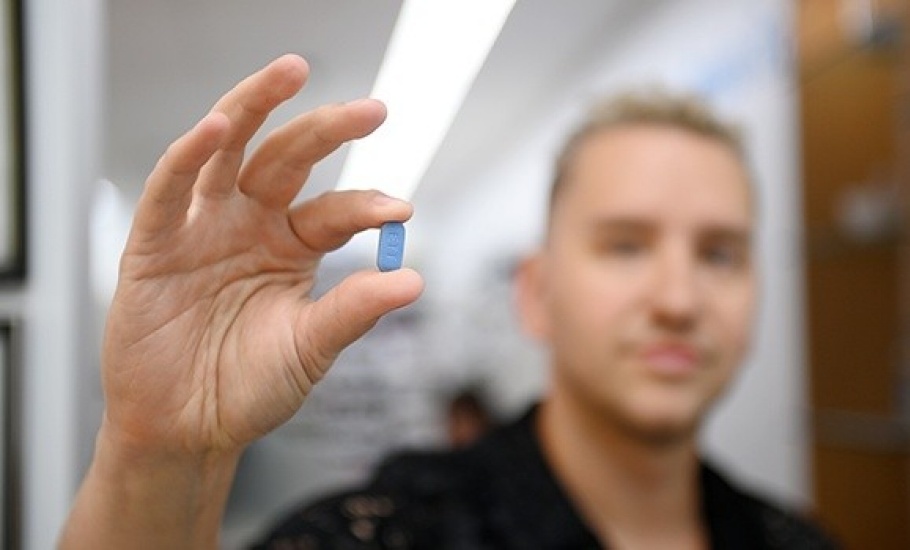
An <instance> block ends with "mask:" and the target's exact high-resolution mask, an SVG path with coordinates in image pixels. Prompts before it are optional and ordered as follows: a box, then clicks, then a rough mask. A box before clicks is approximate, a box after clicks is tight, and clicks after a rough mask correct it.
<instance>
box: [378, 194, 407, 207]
mask: <svg viewBox="0 0 910 550" xmlns="http://www.w3.org/2000/svg"><path fill="white" fill-rule="evenodd" d="M373 202H374V203H376V204H378V205H379V206H389V205H392V204H407V203H406V202H405V201H403V200H401V199H396V198H395V197H390V196H388V195H386V194H385V193H377V194H376V195H374V196H373Z"/></svg>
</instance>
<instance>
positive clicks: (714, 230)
mask: <svg viewBox="0 0 910 550" xmlns="http://www.w3.org/2000/svg"><path fill="white" fill-rule="evenodd" d="M700 233H701V234H702V235H703V236H704V237H707V238H708V239H712V240H722V241H728V242H733V243H737V244H743V245H748V244H750V243H751V242H752V229H751V228H749V227H743V226H740V225H734V224H720V223H718V224H711V225H707V226H705V227H704V228H703V229H701V231H700Z"/></svg>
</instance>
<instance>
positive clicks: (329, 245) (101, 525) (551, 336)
mask: <svg viewBox="0 0 910 550" xmlns="http://www.w3.org/2000/svg"><path fill="white" fill-rule="evenodd" d="M306 72H307V69H306V65H305V63H304V62H303V61H302V60H300V59H299V58H296V57H293V56H286V57H283V58H281V59H279V60H277V61H275V62H274V63H272V64H271V65H269V66H268V67H266V68H265V69H264V70H262V71H261V72H259V73H257V74H255V75H253V76H252V77H250V78H248V79H247V80H245V81H244V82H242V83H241V84H239V85H238V86H237V87H236V88H235V89H234V90H232V91H231V92H230V93H228V94H227V95H226V96H225V97H224V98H222V99H221V100H220V101H219V102H218V103H217V104H216V106H215V108H214V109H213V112H212V113H211V114H209V115H208V116H207V117H205V118H204V119H203V120H202V122H200V123H199V124H198V125H197V126H196V127H195V128H194V129H192V130H190V131H189V132H188V133H187V134H186V135H185V136H183V137H182V138H180V139H179V140H177V141H176V142H175V143H174V144H173V145H172V146H171V147H170V148H169V149H168V151H167V152H166V153H165V154H164V156H163V157H162V159H161V161H160V162H159V164H158V165H157V166H156V168H155V170H154V171H153V172H152V174H151V175H150V177H149V180H148V183H147V188H146V191H145V194H144V196H143V198H142V199H141V200H140V203H139V205H138V209H137V212H136V218H135V221H134V226H133V229H132V233H131V235H130V238H129V241H128V244H127V246H126V248H125V251H124V256H123V260H122V263H121V278H120V283H119V286H118V290H117V293H116V296H115V299H114V302H113V304H112V307H111V311H110V316H109V321H108V327H107V332H106V335H105V342H104V359H103V362H104V365H103V368H104V385H105V394H106V397H107V409H106V412H105V417H104V422H103V425H102V428H101V430H100V433H99V435H98V441H97V447H96V455H95V459H94V461H93V464H92V466H91V468H90V470H89V472H88V474H87V476H86V479H85V482H84V484H83V487H82V488H81V490H80V492H79V495H78V496H77V500H76V503H75V505H74V508H73V512H72V514H71V517H70V520H69V522H68V524H67V526H66V529H65V530H64V533H63V538H62V546H63V547H64V548H145V547H148V548H211V547H215V546H216V544H217V533H218V528H219V523H220V520H221V515H222V512H223V508H224V503H225V500H226V498H227V493H228V490H229V487H230V483H231V480H232V478H233V474H234V470H235V467H236V464H237V459H238V457H239V455H240V453H241V452H242V450H243V449H244V448H245V446H246V445H248V444H249V443H250V442H252V441H253V440H255V439H256V438H258V437H260V436H262V435H264V434H266V433H268V432H269V431H270V430H272V429H274V428H276V427H277V426H279V425H280V424H281V423H282V422H284V421H285V420H287V419H288V418H289V417H290V416H291V415H293V414H294V412H295V411H296V410H297V409H298V408H299V406H300V405H301V403H302V402H303V400H304V398H305V397H306V395H307V393H308V392H309V391H310V389H311V388H312V386H313V384H315V383H316V382H318V380H319V379H320V378H321V377H322V376H323V375H324V374H325V373H326V370H327V369H328V367H329V366H330V365H331V363H332V360H333V359H334V358H335V357H336V356H337V354H338V353H339V352H340V351H341V350H342V349H343V348H344V347H345V346H346V345H347V344H349V343H351V342H352V341H354V340H355V339H356V338H358V337H359V336H360V335H362V334H363V333H364V332H365V331H366V330H368V329H369V328H370V326H372V324H373V323H375V321H376V320H377V319H378V318H379V317H380V316H381V315H383V314H385V313H387V312H389V311H391V310H393V309H395V308H398V307H402V306H404V305H406V304H408V303H411V302H412V301H414V300H415V299H416V298H417V297H418V295H419V294H420V292H421V286H422V282H421V280H420V278H419V276H418V275H417V274H416V273H414V272H413V271H410V270H400V271H395V272H389V273H379V272H369V273H367V272H364V273H357V274H354V275H352V276H351V277H350V278H348V279H346V280H345V281H344V282H342V283H341V284H340V285H339V286H338V287H336V288H335V289H333V290H332V291H330V292H329V293H328V294H326V295H325V296H324V297H322V298H320V299H319V300H316V301H313V300H312V299H310V298H309V291H310V290H311V288H312V281H313V273H314V271H315V269H316V266H317V264H318V260H319V258H320V256H321V255H322V254H324V253H326V252H328V251H331V250H333V249H335V248H337V247H339V246H341V245H342V244H343V243H344V242H345V241H347V240H348V239H349V238H350V237H351V236H352V235H353V234H355V233H356V232H358V231H361V230H363V229H366V228H369V227H377V226H379V225H380V224H381V223H382V222H383V221H387V220H400V221H404V220H406V219H408V217H409V216H410V215H411V207H410V205H408V204H406V203H402V202H400V201H396V200H393V199H389V198H387V197H383V196H381V195H379V194H377V193H370V192H347V193H329V194H326V195H323V196H321V197H319V198H316V199H314V200H312V201H310V202H307V203H304V204H302V205H300V206H295V207H293V208H290V209H289V204H290V202H291V201H292V199H293V198H294V197H295V196H296V194H297V192H298V191H299V189H300V186H301V185H302V182H303V180H304V179H305V177H306V175H307V173H308V172H309V170H310V168H311V167H312V165H313V164H314V163H315V162H317V161H318V160H320V159H321V158H322V157H324V156H325V155H327V154H328V153H330V152H331V151H332V150H334V149H335V148H337V147H338V146H339V145H340V144H341V143H343V142H345V141H347V140H350V139H355V138H359V137H362V136H365V135H366V134H368V133H369V132H371V131H372V130H373V129H375V128H376V127H377V126H378V125H379V124H380V123H381V121H382V119H383V116H384V110H383V107H382V106H381V104H379V103H377V102H374V101H369V100H361V101H356V102H353V103H348V104H344V105H333V106H328V107H323V108H321V109H318V110H316V111H313V112H311V113H306V114H304V115H301V116H300V117H298V118H296V119H294V120H292V121H291V122H289V123H287V124H285V125H284V126H282V127H281V128H279V129H278V130H276V131H275V132H273V133H272V134H271V135H270V136H269V137H268V138H267V139H266V140H265V141H264V143H263V145H262V146H261V147H260V148H259V149H258V150H257V151H255V152H254V153H253V155H252V157H251V158H250V159H249V160H248V161H247V162H246V163H245V164H244V163H243V162H242V155H243V153H242V152H243V148H244V146H245V145H246V143H247V141H248V140H249V139H250V137H251V136H252V134H253V133H254V132H255V130H256V129H257V128H258V127H259V126H260V124H261V123H262V122H263V121H264V119H265V117H266V116H267V114H268V113H269V111H271V110H272V109H273V108H274V107H275V106H277V105H278V104H279V103H280V102H281V101H283V100H285V99H287V98H289V97H290V96H292V95H293V94H294V93H296V92H297V91H298V90H299V88H300V87H301V86H302V84H303V81H304V80H305V78H306ZM753 203H754V200H753V197H752V191H751V189H750V182H749V174H748V171H747V169H746V167H745V162H744V160H743V158H742V152H741V151H740V147H739V144H738V142H737V141H736V139H735V137H734V136H733V134H731V133H730V132H729V131H728V130H727V129H726V127H724V126H723V125H722V124H720V123H718V122H716V121H715V120H714V119H712V118H711V117H710V116H709V115H708V114H707V113H706V112H703V111H701V110H700V109H699V108H698V107H697V106H694V105H690V104H687V103H680V102H673V101H670V102H668V103H663V104H662V103H660V102H657V103H653V104H649V103H647V102H645V103H639V102H636V101H634V100H630V103H628V104H627V105H625V106H622V105H620V106H614V107H613V110H611V111H609V112H608V113H606V114H602V115H598V116H596V117H595V118H594V119H592V121H591V122H590V123H589V124H588V125H587V126H585V127H583V128H582V129H581V131H580V132H579V133H578V134H576V135H575V136H574V137H573V138H572V139H571V140H570V141H569V144H568V146H567V147H566V150H565V152H564V153H563V154H562V156H561V157H560V159H559V161H558V165H557V174H556V181H555V184H554V187H553V193H552V201H551V207H550V213H549V225H548V230H547V237H546V240H545V242H544V243H543V245H542V247H541V250H540V252H539V253H537V254H536V255H535V256H534V257H532V258H530V259H529V260H527V262H525V264H524V265H523V266H522V268H521V270H520V273H519V276H518V287H519V303H520V308H521V314H522V319H523V322H524V325H525V327H526V328H527V330H528V331H529V333H531V334H532V335H534V336H535V337H537V338H539V339H540V340H542V341H543V342H545V343H546V344H547V345H548V346H549V348H550V350H551V353H552V367H553V372H552V382H551V384H550V387H549V389H548V391H547V393H546V394H545V395H544V396H543V398H542V400H541V403H540V405H539V406H536V407H534V408H533V409H532V410H531V411H529V412H528V413H527V414H526V415H525V416H524V417H523V418H522V419H520V420H519V421H518V422H517V423H515V424H512V425H509V426H507V427H505V428H503V429H501V430H497V431H495V432H494V433H492V434H491V435H489V436H488V437H487V438H485V439H483V440H482V441H481V442H480V443H478V444H477V445H475V446H472V447H470V448H468V449H466V450H460V451H455V452H450V453H444V454H408V455H403V456H400V457H397V458H394V459H392V460H390V461H388V462H387V463H386V464H385V465H384V466H383V467H381V468H380V469H379V471H378V472H377V474H376V476H375V479H374V480H373V481H372V482H371V483H370V484H369V486H367V487H363V488H359V489H356V490H354V491H352V492H349V493H345V494H340V495H336V496H334V497H330V498H327V499H324V500H322V501H321V502H319V503H316V504H314V505H313V506H309V507H306V508H304V509H303V510H301V511H299V512H295V513H294V514H293V515H292V516H291V517H289V518H288V519H287V520H286V521H284V522H283V523H282V524H281V525H279V526H278V527H277V528H276V529H275V530H274V531H273V532H272V533H271V534H270V535H269V536H268V537H267V539H266V540H264V541H263V543H262V546H263V547H266V548H311V547H316V548H383V547H387V548H597V547H605V546H609V547H614V548H680V549H688V548H692V549H697V548H709V547H714V548H752V547H754V548H824V547H827V545H828V544H829V543H828V542H827V541H826V539H825V538H824V537H823V536H822V535H821V534H820V533H818V532H817V531H816V530H815V529H814V528H812V527H811V526H810V525H809V524H808V523H805V522H803V521H801V520H799V519H798V518H796V517H795V516H792V515H788V514H785V513H783V512H781V511H779V510H777V509H776V508H773V507H771V506H769V505H767V504H764V503H762V502H761V501H759V500H756V499H754V498H752V497H749V496H746V495H744V494H742V493H741V492H739V491H738V490H737V489H735V488H733V487H731V486H730V485H728V484H727V483H726V482H725V481H723V479H722V478H721V477H720V476H719V474H717V473H716V472H715V471H714V470H712V469H711V468H710V467H708V466H706V465H704V464H702V463H701V462H700V460H699V456H698V449H697V448H696V433H697V430H698V427H699V425H700V423H701V421H702V419H703V418H704V415H705V413H706V411H707V410H708V409H709V407H710V405H711V404H712V403H713V402H714V401H715V399H716V398H717V396H718V395H720V394H721V392H722V391H723V389H724V388H725V387H726V385H727V384H728V382H729V380H730V379H731V377H732V376H733V375H734V373H735V371H736V366H737V364H738V363H739V361H740V360H741V359H742V356H743V354H744V353H745V350H746V348H747V344H748V340H749V333H750V330H751V317H752V313H753V309H754V302H755V293H756V288H755V287H756V281H755V269H754V265H753V256H752V253H751V242H750V241H751V237H752V231H753V225H754V212H753V210H754V204H753Z"/></svg>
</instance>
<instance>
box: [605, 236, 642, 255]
mask: <svg viewBox="0 0 910 550" xmlns="http://www.w3.org/2000/svg"><path fill="white" fill-rule="evenodd" d="M602 249H603V251H604V253H606V254H608V255H610V256H620V257H626V256H629V257H631V256H637V255H639V254H641V253H642V252H644V251H645V244H644V243H643V242H641V241H639V240H635V239H613V240H610V241H607V242H605V243H604V244H603V246H602Z"/></svg>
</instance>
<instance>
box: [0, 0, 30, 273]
mask: <svg viewBox="0 0 910 550" xmlns="http://www.w3.org/2000/svg"><path fill="white" fill-rule="evenodd" d="M23 3H24V2H23V0H5V1H4V2H2V3H0V43H2V49H0V74H2V82H0V84H2V85H0V142H2V143H0V283H9V282H20V281H22V280H23V279H24V277H25V266H26V261H25V257H26V244H25V243H26V239H25V233H26V219H25V211H26V201H25V191H26V185H25V165H26V146H25V145H26V138H25V92H24V90H25V71H24V66H25V63H24V59H25V55H24V43H25V40H24V37H23V30H22V29H23V24H22V23H23V14H22V10H23Z"/></svg>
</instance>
